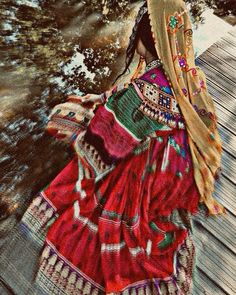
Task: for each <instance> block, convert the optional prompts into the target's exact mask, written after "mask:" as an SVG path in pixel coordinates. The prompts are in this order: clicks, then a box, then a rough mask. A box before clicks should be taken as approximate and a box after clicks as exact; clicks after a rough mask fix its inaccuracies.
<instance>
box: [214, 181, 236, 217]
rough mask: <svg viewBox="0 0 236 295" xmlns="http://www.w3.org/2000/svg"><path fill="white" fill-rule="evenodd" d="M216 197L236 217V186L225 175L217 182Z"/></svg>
mask: <svg viewBox="0 0 236 295" xmlns="http://www.w3.org/2000/svg"><path fill="white" fill-rule="evenodd" d="M214 197H215V198H216V199H217V200H219V201H220V203H222V205H223V206H224V207H225V208H227V209H228V211H230V212H231V213H232V214H233V215H234V216H236V202H235V185H234V184H233V183H232V182H231V181H230V180H229V179H228V178H226V177H225V176H224V175H222V176H221V177H220V180H219V182H216V186H215V192H214Z"/></svg>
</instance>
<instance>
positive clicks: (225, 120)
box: [215, 103, 236, 135]
mask: <svg viewBox="0 0 236 295" xmlns="http://www.w3.org/2000/svg"><path fill="white" fill-rule="evenodd" d="M215 108H216V115H217V117H218V122H219V123H220V124H221V125H223V126H224V127H225V128H227V129H228V130H229V131H231V132H232V133H233V134H234V135H236V116H235V115H234V114H233V113H231V112H229V111H228V110H226V109H225V108H223V107H222V106H221V105H220V104H217V103H215ZM235 111H236V110H235Z"/></svg>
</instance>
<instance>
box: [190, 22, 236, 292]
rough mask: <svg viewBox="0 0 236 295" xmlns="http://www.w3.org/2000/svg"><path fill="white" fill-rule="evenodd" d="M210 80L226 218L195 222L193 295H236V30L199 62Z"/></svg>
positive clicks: (219, 194) (219, 187)
mask: <svg viewBox="0 0 236 295" xmlns="http://www.w3.org/2000/svg"><path fill="white" fill-rule="evenodd" d="M197 61H198V64H199V65H200V67H201V68H202V69H203V70H204V72H205V73H206V76H207V85H208V90H209V92H210V94H211V95H212V97H213V99H214V102H215V108H216V112H217V116H218V121H219V124H218V127H219V132H220V136H221V139H222V141H223V155H222V168H223V172H222V176H221V179H220V181H219V182H218V183H217V184H216V190H215V193H214V196H215V197H216V198H217V199H218V200H220V202H221V203H222V204H223V205H224V206H225V208H226V210H227V214H226V215H225V216H221V217H209V218H206V217H204V216H203V215H200V216H197V217H196V218H195V219H194V222H193V223H194V237H195V244H196V248H197V267H196V274H195V275H194V288H193V295H203V294H204V295H213V294H217V295H223V294H227V295H234V294H236V281H235V277H236V238H235V237H236V202H235V201H236V198H235V195H236V163H235V162H236V161H235V158H236V116H235V114H236V27H235V28H234V29H233V30H232V31H231V32H229V33H228V34H227V35H226V36H224V37H223V38H222V39H221V40H219V41H218V42H216V43H215V44H214V45H212V46H211V47H210V48H209V49H208V50H206V52H204V53H203V54H202V55H201V56H200V57H199V58H198V60H197Z"/></svg>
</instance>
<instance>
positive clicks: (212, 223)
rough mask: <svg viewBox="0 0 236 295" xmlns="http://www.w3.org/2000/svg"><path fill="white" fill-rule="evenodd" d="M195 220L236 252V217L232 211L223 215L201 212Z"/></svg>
mask: <svg viewBox="0 0 236 295" xmlns="http://www.w3.org/2000/svg"><path fill="white" fill-rule="evenodd" d="M194 222H196V223H200V225H201V226H202V227H204V228H205V229H206V230H207V231H208V232H210V233H211V234H212V235H213V236H214V237H215V238H217V239H218V240H219V241H220V242H221V243H222V244H224V245H225V246H226V247H227V248H228V249H229V250H230V251H232V252H233V253H234V254H236V239H235V237H236V218H235V216H234V215H233V214H231V213H230V212H227V213H226V214H224V215H221V216H210V217H207V216H204V215H203V214H199V215H198V216H197V217H195V218H194Z"/></svg>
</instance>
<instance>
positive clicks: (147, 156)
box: [20, 0, 224, 295]
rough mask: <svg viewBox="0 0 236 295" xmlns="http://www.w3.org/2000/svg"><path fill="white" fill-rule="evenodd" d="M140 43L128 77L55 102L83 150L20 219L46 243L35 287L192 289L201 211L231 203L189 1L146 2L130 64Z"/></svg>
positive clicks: (50, 290) (58, 125)
mask: <svg viewBox="0 0 236 295" xmlns="http://www.w3.org/2000/svg"><path fill="white" fill-rule="evenodd" d="M135 51H137V53H138V54H140V56H141V58H140V63H139V66H138V68H137V70H136V72H135V74H134V76H133V77H132V79H131V81H130V82H129V83H127V84H125V85H124V86H123V87H114V88H113V89H112V90H111V91H107V92H106V93H103V94H102V95H87V96H85V97H74V96H71V97H69V99H68V102H66V103H64V104H61V105H58V106H56V107H55V108H54V109H53V111H52V114H51V117H50V122H49V124H48V130H49V131H50V132H51V133H52V134H53V135H55V136H56V137H58V138H62V137H64V139H65V138H66V139H68V140H70V141H71V144H72V146H73V147H74V149H75V152H76V153H75V156H74V158H73V159H72V161H71V162H70V163H69V164H68V165H67V166H66V167H65V168H64V169H63V170H62V171H61V173H60V174H59V175H58V176H57V177H56V178H55V179H54V180H53V181H52V182H51V183H50V184H49V186H48V187H47V188H46V189H44V190H43V191H42V192H40V194H39V195H38V196H37V197H36V198H35V199H34V200H33V202H32V204H31V205H30V207H29V208H28V209H27V211H26V212H25V214H24V216H23V219H22V221H21V224H20V229H21V231H22V234H25V235H26V236H27V238H28V239H30V240H31V241H32V240H33V241H34V243H35V244H37V245H40V246H41V247H42V253H41V258H40V261H39V265H38V269H37V274H36V275H35V291H34V294H50V295H51V294H65V295H71V294H93V295H95V294H110V295H111V294H114V295H115V294H132V295H133V294H139V295H141V294H147V295H148V294H159V295H161V294H162V295H166V294H191V284H192V271H193V264H194V257H195V249H194V244H193V239H192V235H191V222H190V221H191V215H192V214H195V213H197V211H198V206H199V204H203V205H204V206H205V208H207V210H208V213H209V214H218V213H222V212H224V209H223V208H222V206H221V205H220V204H218V203H217V202H216V201H215V200H214V199H213V197H212V193H213V190H214V181H215V178H216V177H217V174H218V171H219V169H220V160H221V141H220V138H219V135H218V131H217V126H216V124H217V119H216V115H215V109H214V105H213V102H212V98H211V97H210V95H209V94H208V92H207V89H206V81H205V76H204V74H203V72H202V71H201V70H200V68H198V67H196V65H195V62H194V51H193V46H192V29H191V23H190V18H189V15H188V12H187V10H186V7H185V4H184V2H183V1H181V0H168V1H164V0H158V1H157V0H148V1H147V2H145V3H144V5H143V6H142V7H141V9H140V10H139V13H138V16H137V18H136V23H135V26H134V28H133V32H132V35H131V37H130V42H129V46H128V49H127V57H126V67H125V71H124V72H123V73H125V72H126V70H127V69H128V67H129V66H130V64H131V62H132V60H133V56H134V53H135ZM144 62H145V64H146V65H145V68H144V69H143V67H142V66H143V63H144ZM89 103H90V104H92V107H90V108H89V107H88V105H89ZM86 106H87V107H86Z"/></svg>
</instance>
